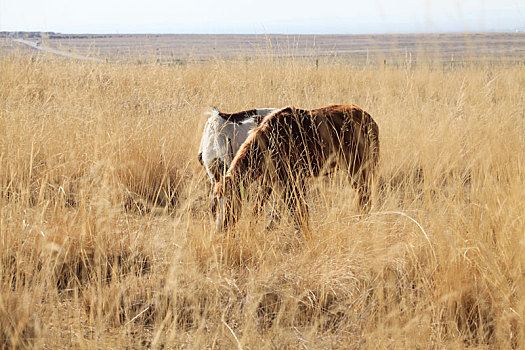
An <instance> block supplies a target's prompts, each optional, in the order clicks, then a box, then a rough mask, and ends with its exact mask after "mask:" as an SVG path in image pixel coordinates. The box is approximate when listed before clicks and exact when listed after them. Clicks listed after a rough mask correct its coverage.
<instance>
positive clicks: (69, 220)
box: [0, 52, 525, 349]
mask: <svg viewBox="0 0 525 350" xmlns="http://www.w3.org/2000/svg"><path fill="white" fill-rule="evenodd" d="M0 60H1V61H0V81H1V84H0V347H1V348H45V349H56V348H81V349H97V348H100V349H102V348H103V349H110V348H113V349H116V348H145V347H147V348H152V349H172V348H191V349H203V348H209V349H230V348H237V349H273V348H301V349H324V348H330V349H349V348H350V349H353V348H356V349H377V348H388V349H417V348H419V349H428V348H439V349H443V348H445V349H454V348H458V349H460V348H480V349H489V348H490V349H493V348H507V349H508V348H522V347H523V346H525V327H524V326H525V320H524V317H525V299H524V298H525V283H524V282H525V275H524V271H525V236H524V234H525V229H524V227H525V216H524V215H525V188H524V183H525V152H524V151H525V94H524V93H523V91H525V67H524V66H523V64H521V63H520V62H507V63H504V64H499V65H494V64H492V63H483V62H482V61H480V62H478V63H476V64H467V65H465V66H462V67H456V66H452V65H450V66H444V65H442V64H439V65H432V64H431V63H429V64H423V63H421V62H420V63H418V64H417V66H416V65H414V64H413V62H412V61H411V60H410V59H409V57H407V58H406V60H405V61H404V62H403V64H400V65H396V66H389V65H387V66H385V65H383V63H382V62H381V63H380V64H370V65H364V66H363V65H352V64H350V63H348V62H345V61H338V60H337V59H336V58H334V59H332V60H326V61H323V62H321V64H319V62H317V64H316V61H315V59H314V58H312V59H295V58H275V57H270V56H269V57H265V58H262V59H259V60H258V59H251V60H215V61H209V62H204V63H203V62H201V63H198V64H197V63H195V64H191V63H188V64H185V65H158V64H153V63H152V64H137V63H120V64H114V63H93V62H82V61H74V60H67V59H60V58H53V57H46V56H38V57H33V58H31V57H29V56H27V55H23V54H17V53H16V52H12V53H9V54H6V55H3V56H2V57H1V58H0ZM332 103H355V104H357V105H359V106H361V107H363V108H364V109H365V110H367V111H368V112H370V114H371V115H372V116H373V117H374V119H375V120H376V122H377V123H378V125H379V129H380V141H381V161H380V167H379V179H378V181H377V184H376V189H375V194H374V205H373V208H372V210H371V213H370V214H369V215H367V216H359V215H358V212H357V210H356V206H355V193H354V191H353V190H352V189H351V188H350V186H348V185H346V183H345V182H344V181H342V176H337V175H336V176H334V177H333V178H330V179H318V180H315V181H312V186H311V191H310V193H309V196H308V199H309V202H310V204H311V210H312V213H311V217H312V222H311V226H312V228H313V232H314V235H313V237H312V239H311V240H308V241H306V240H304V239H303V238H302V237H301V236H297V235H295V234H294V228H293V224H292V223H291V220H290V218H289V217H288V216H287V214H286V213H285V212H284V214H283V215H284V216H283V220H282V222H281V223H280V224H279V226H278V227H277V228H275V229H273V230H266V231H265V230H264V229H263V227H264V220H262V219H257V218H252V217H250V215H249V214H250V210H245V211H244V216H243V217H242V218H241V220H240V222H239V223H238V225H237V226H236V228H235V230H236V235H235V237H233V236H229V235H220V234H216V233H215V232H214V230H213V223H212V218H211V215H210V214H209V185H208V182H207V178H206V176H205V172H204V170H203V168H202V167H201V166H200V164H199V163H198V161H197V149H198V145H199V141H200V135H201V131H202V128H203V126H204V122H205V120H206V116H205V115H204V114H203V112H205V110H206V108H207V107H208V106H213V105H216V106H218V107H220V109H221V110H224V111H238V110H242V109H248V108H253V107H265V106H275V107H282V106H287V105H295V106H298V107H302V108H315V107H320V106H325V105H328V104H332ZM247 205H249V203H247Z"/></svg>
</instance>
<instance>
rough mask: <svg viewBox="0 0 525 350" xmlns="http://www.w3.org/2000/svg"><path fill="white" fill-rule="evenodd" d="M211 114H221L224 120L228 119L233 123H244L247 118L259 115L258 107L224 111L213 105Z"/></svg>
mask: <svg viewBox="0 0 525 350" xmlns="http://www.w3.org/2000/svg"><path fill="white" fill-rule="evenodd" d="M210 114H211V115H215V116H219V117H221V118H222V119H224V120H227V121H229V122H232V123H237V124H239V123H242V122H244V121H246V119H249V118H253V117H255V116H257V115H258V114H257V109H248V110H246V111H241V112H235V113H223V112H221V111H219V109H217V108H216V107H213V108H212V109H211V111H210Z"/></svg>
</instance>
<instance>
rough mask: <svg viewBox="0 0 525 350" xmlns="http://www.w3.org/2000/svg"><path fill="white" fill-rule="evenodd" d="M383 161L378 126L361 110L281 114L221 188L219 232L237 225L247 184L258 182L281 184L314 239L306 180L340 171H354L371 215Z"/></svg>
mask: <svg viewBox="0 0 525 350" xmlns="http://www.w3.org/2000/svg"><path fill="white" fill-rule="evenodd" d="M378 161H379V129H378V126H377V124H376V123H375V121H374V120H373V119H372V117H371V116H370V115H369V114H368V113H367V112H365V111H363V110H362V109H361V108H359V107H357V106H355V105H333V106H328V107H324V108H319V109H314V110H311V111H307V110H302V109H298V108H294V107H287V108H284V109H281V110H278V111H275V112H273V113H271V114H269V115H268V116H266V117H265V118H264V119H263V121H262V122H261V124H260V125H259V126H258V127H256V128H255V129H253V130H252V131H251V132H250V134H249V136H248V138H247V139H246V141H245V142H244V143H243V144H242V146H241V147H240V149H239V151H238V152H237V154H236V155H235V158H234V159H233V161H232V163H231V165H230V168H229V169H228V172H227V173H226V175H225V176H224V178H223V179H222V181H219V182H217V183H216V184H215V188H214V198H213V200H214V201H215V205H216V207H217V210H218V215H217V230H218V231H222V230H224V229H226V228H227V227H228V226H232V225H233V224H234V223H235V222H236V220H237V219H238V217H239V215H240V210H241V206H242V196H243V193H242V192H243V189H244V185H245V184H248V183H250V182H254V181H258V182H259V183H260V184H261V185H262V187H263V188H266V187H270V188H273V187H274V186H276V185H277V186H278V187H280V188H281V189H282V190H283V199H284V202H285V204H286V205H287V207H288V208H289V210H290V212H291V214H292V217H293V218H294V221H295V225H296V227H297V228H301V230H302V231H303V233H304V234H309V233H310V232H309V226H308V222H309V218H308V206H307V203H306V201H305V189H306V188H305V187H306V180H307V179H308V178H310V177H316V176H320V175H323V174H327V173H329V172H330V171H331V170H332V169H333V168H334V167H336V166H338V167H339V168H342V169H344V170H346V171H348V176H349V180H350V182H351V183H352V184H353V186H354V187H355V188H356V189H357V193H358V203H359V208H360V210H362V211H367V210H369V206H370V191H371V190H370V186H371V181H372V177H373V175H374V172H375V169H376V166H377V163H378Z"/></svg>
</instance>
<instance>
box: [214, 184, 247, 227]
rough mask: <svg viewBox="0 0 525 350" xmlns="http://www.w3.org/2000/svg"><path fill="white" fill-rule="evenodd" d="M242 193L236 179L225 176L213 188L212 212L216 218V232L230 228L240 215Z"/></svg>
mask: <svg viewBox="0 0 525 350" xmlns="http://www.w3.org/2000/svg"><path fill="white" fill-rule="evenodd" d="M241 192H242V191H241V190H240V187H239V184H238V183H237V181H236V179H235V178H234V177H233V176H232V175H230V174H227V175H226V176H224V177H223V178H222V181H217V182H216V183H215V186H214V188H213V198H212V211H213V213H214V214H215V217H216V230H217V231H218V232H222V231H225V230H227V229H228V228H229V227H232V226H233V225H234V224H235V222H236V221H237V219H238V218H239V216H240V214H241V206H242V203H241V201H242V197H241V196H242V193H241Z"/></svg>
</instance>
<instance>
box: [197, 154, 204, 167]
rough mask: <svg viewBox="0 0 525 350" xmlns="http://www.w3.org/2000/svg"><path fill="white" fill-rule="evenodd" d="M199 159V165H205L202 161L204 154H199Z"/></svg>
mask: <svg viewBox="0 0 525 350" xmlns="http://www.w3.org/2000/svg"><path fill="white" fill-rule="evenodd" d="M198 159H199V163H201V165H204V162H203V161H202V152H199V155H198Z"/></svg>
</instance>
